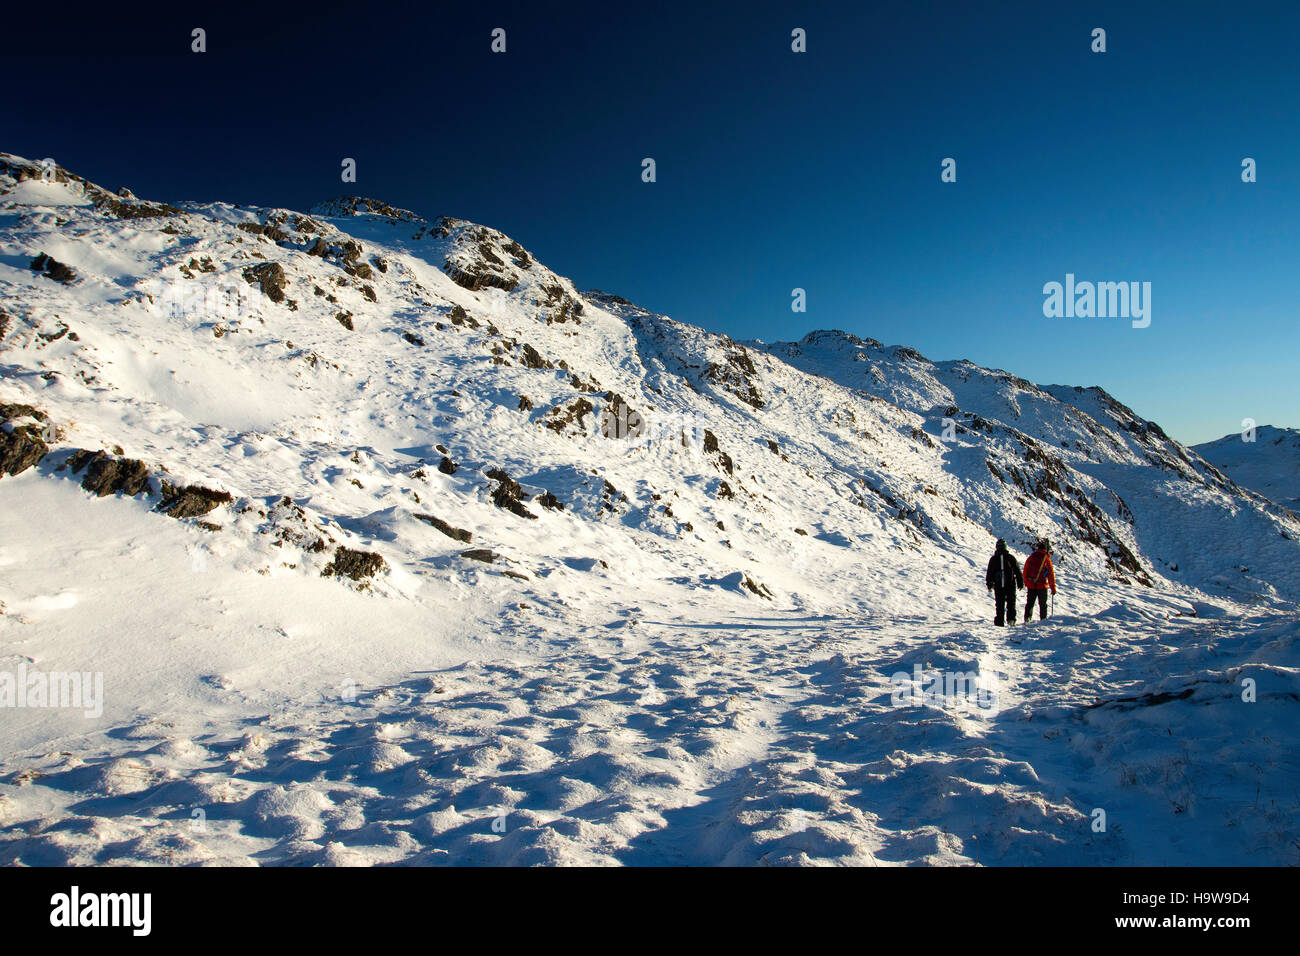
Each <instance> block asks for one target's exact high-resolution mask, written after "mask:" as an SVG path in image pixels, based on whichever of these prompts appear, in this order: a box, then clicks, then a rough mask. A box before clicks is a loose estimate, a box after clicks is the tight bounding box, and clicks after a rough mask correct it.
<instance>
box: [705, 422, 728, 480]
mask: <svg viewBox="0 0 1300 956" xmlns="http://www.w3.org/2000/svg"><path fill="white" fill-rule="evenodd" d="M704 452H705V454H709V455H713V458H714V464H716V465H717V466H718V467H719V468H720V469H722V470H723V471H725V472H726V473H727V474H731V472H732V467H733V466H732V462H731V456H730V455H728V454H727V453H726V452H725V451H723V450H722V449H721V448H720V447H719V446H718V436H717V435H715V434H713V432H711V431H709V430H708V429H707V428H706V429H704ZM723 484H725V482H724V483H723Z"/></svg>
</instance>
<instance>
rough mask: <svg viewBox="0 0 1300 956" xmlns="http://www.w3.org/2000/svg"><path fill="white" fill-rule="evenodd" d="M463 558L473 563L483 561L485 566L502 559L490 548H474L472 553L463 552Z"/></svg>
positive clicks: (461, 554)
mask: <svg viewBox="0 0 1300 956" xmlns="http://www.w3.org/2000/svg"><path fill="white" fill-rule="evenodd" d="M460 556H461V557H462V558H469V559H470V560H471V561H482V562H483V563H484V564H492V563H493V562H494V561H496V559H497V558H499V557H500V555H499V554H497V553H496V552H495V551H492V550H490V549H488V548H474V549H472V550H470V551H462V552H461V553H460Z"/></svg>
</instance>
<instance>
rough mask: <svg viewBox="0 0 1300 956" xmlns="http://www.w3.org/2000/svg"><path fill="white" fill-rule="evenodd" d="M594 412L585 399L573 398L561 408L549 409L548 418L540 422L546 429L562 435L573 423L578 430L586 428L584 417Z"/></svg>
mask: <svg viewBox="0 0 1300 956" xmlns="http://www.w3.org/2000/svg"><path fill="white" fill-rule="evenodd" d="M593 411H595V406H594V405H592V404H591V402H589V401H587V400H586V399H585V398H575V399H574V400H573V401H571V402H570V403H569V404H568V405H565V406H564V407H563V408H561V407H560V406H558V405H557V406H555V407H554V408H552V409H551V412H550V416H549V417H547V418H545V419H543V420H542V424H544V425H545V426H546V427H547V428H549V429H551V431H553V432H557V433H559V434H564V431H565V429H566V428H568V427H569V426H570V425H572V424H574V423H575V422H576V423H577V424H578V426H579V427H580V428H585V427H586V424H587V423H586V417H587V415H588V414H590V413H591V412H593Z"/></svg>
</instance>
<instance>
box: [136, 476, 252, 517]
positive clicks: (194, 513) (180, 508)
mask: <svg viewBox="0 0 1300 956" xmlns="http://www.w3.org/2000/svg"><path fill="white" fill-rule="evenodd" d="M162 497H163V500H162V502H161V503H160V504H159V505H158V507H157V508H156V509H155V510H157V511H160V512H162V513H163V514H165V515H167V516H169V517H172V518H197V517H199V516H200V515H205V514H207V513H208V512H209V511H212V510H213V509H215V508H218V507H220V506H221V505H227V504H230V502H232V501H234V500H235V499H234V496H233V495H231V494H230V492H228V491H215V490H213V489H212V488H204V487H203V486H202V485H186V486H185V487H183V488H178V487H176V486H175V485H171V484H168V483H167V482H163V485H162Z"/></svg>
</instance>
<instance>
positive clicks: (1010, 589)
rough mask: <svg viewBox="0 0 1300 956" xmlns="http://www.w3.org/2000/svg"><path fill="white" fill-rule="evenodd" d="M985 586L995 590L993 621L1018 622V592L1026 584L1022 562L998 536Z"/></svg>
mask: <svg viewBox="0 0 1300 956" xmlns="http://www.w3.org/2000/svg"><path fill="white" fill-rule="evenodd" d="M984 586H985V587H987V588H988V589H989V590H990V591H992V592H993V600H994V601H995V602H997V604H996V606H997V616H996V617H994V618H993V623H994V624H996V625H997V626H998V627H1002V626H1003V622H1004V621H1005V622H1006V623H1007V624H1015V623H1016V592H1017V591H1018V590H1020V589H1021V588H1023V587H1024V586H1025V579H1024V577H1022V576H1021V574H1020V562H1019V561H1017V560H1016V557H1015V555H1013V554H1012V553H1011V552H1010V551H1008V550H1007V543H1006V542H1005V541H1003V540H1002V539H1001V538H998V546H997V549H996V550H995V551H994V552H993V557H991V558H989V569H988V572H987V573H986V574H985V575H984Z"/></svg>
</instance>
